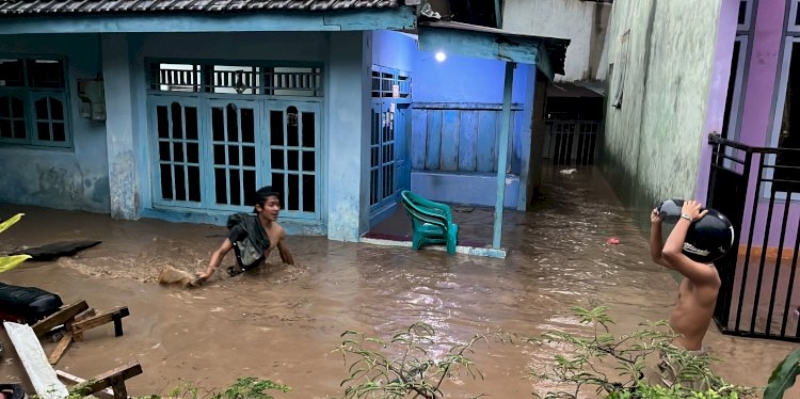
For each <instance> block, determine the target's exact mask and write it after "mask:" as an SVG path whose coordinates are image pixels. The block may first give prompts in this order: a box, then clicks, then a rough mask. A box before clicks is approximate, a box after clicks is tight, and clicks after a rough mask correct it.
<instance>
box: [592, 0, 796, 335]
mask: <svg viewBox="0 0 800 399" xmlns="http://www.w3.org/2000/svg"><path fill="white" fill-rule="evenodd" d="M799 4H800V2H798V1H797V0H785V1H782V0H775V1H767V0H717V1H705V2H693V1H683V0H670V1H657V0H647V1H633V0H617V1H615V2H614V5H613V9H612V15H611V22H610V27H609V36H608V37H609V50H608V51H609V52H608V63H609V66H608V70H609V74H608V88H609V89H608V98H607V107H606V121H605V124H606V125H605V142H604V144H603V145H602V150H603V151H602V169H603V171H604V173H605V174H606V176H607V177H608V178H609V180H612V181H614V182H615V184H614V187H615V189H616V190H617V192H618V193H619V194H620V196H621V197H623V198H624V199H625V201H626V203H627V204H628V205H630V206H631V207H632V208H633V210H634V211H635V213H636V216H637V217H638V218H639V220H640V221H641V222H642V223H643V224H644V223H648V222H646V221H645V220H646V219H647V218H648V211H649V209H651V208H652V207H653V205H654V204H655V203H656V202H657V201H659V200H663V199H666V198H697V199H699V200H700V201H703V202H704V203H706V204H708V206H710V207H714V208H716V209H718V210H720V211H722V212H723V213H724V214H725V215H727V216H728V217H729V218H730V219H731V221H732V222H733V224H734V227H735V229H736V231H737V233H738V235H739V239H738V244H739V245H738V248H735V249H734V251H731V253H730V254H729V256H727V257H726V258H725V259H723V260H722V261H720V262H718V264H717V265H718V267H719V269H720V274H721V277H722V280H723V287H722V289H721V294H720V300H719V301H718V304H717V312H716V315H715V317H716V320H717V322H718V324H719V326H720V328H721V329H722V330H723V331H725V332H728V333H732V334H740V335H748V336H757V337H767V338H776V339H789V340H798V338H797V336H798V335H800V334H798V332H797V329H798V325H797V320H796V318H795V317H793V316H790V308H792V309H794V307H797V305H798V304H800V300H799V299H800V298H798V296H797V295H798V292H800V286H798V285H800V283H798V280H797V279H795V273H794V269H795V268H796V267H797V259H798V256H797V255H798V242H800V241H798V238H800V236H799V235H798V228H797V226H798V225H800V205H798V203H797V201H798V200H800V195H797V193H798V191H800V175H799V174H798V172H797V167H798V166H800V164H799V163H798V160H800V151H798V149H800V143H799V142H800V127H799V126H800V124H793V123H792V122H793V120H794V119H795V118H796V117H797V115H800V113H798V112H796V110H795V109H794V108H793V105H792V104H793V102H792V98H793V95H792V94H793V90H794V87H795V83H793V82H796V81H797V79H794V78H793V76H794V75H793V74H794V73H795V72H796V71H800V61H797V62H796V58H798V57H800V46H798V45H797V43H798V41H800V18H798V15H800V14H798V12H799V11H800V9H799V7H798V5H799ZM795 49H798V51H795ZM793 194H794V195H793Z"/></svg>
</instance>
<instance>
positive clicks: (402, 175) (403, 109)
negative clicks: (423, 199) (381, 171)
mask: <svg viewBox="0 0 800 399" xmlns="http://www.w3.org/2000/svg"><path fill="white" fill-rule="evenodd" d="M394 123H395V142H396V145H395V164H396V168H395V169H396V172H395V176H396V178H397V180H396V184H397V187H396V190H395V193H396V196H399V195H400V192H401V191H403V190H410V189H411V105H410V104H398V105H397V112H396V113H395V117H394ZM398 198H399V197H398Z"/></svg>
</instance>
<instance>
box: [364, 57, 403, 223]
mask: <svg viewBox="0 0 800 399" xmlns="http://www.w3.org/2000/svg"><path fill="white" fill-rule="evenodd" d="M410 139H411V77H410V76H409V75H408V74H407V73H405V72H402V71H398V70H394V69H390V68H385V67H380V66H374V67H373V71H372V114H371V132H370V193H369V198H370V201H369V203H370V227H372V226H374V225H376V224H378V223H379V222H380V221H381V220H383V219H384V218H385V217H387V216H388V215H391V213H392V212H393V211H394V209H395V208H396V206H397V202H398V198H399V195H400V192H401V191H403V190H408V189H410V187H411V163H410V151H411V145H410Z"/></svg>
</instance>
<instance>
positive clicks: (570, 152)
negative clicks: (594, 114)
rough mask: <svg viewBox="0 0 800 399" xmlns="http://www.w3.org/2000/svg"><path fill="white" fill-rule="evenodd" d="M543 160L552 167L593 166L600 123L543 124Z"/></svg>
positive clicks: (562, 122) (548, 122)
mask: <svg viewBox="0 0 800 399" xmlns="http://www.w3.org/2000/svg"><path fill="white" fill-rule="evenodd" d="M545 129H546V130H545V143H544V149H545V151H544V158H545V159H552V160H553V165H566V166H569V165H593V164H594V159H595V155H596V154H597V147H598V146H597V144H598V141H597V140H598V135H599V134H600V123H598V122H597V121H590V120H551V121H547V122H546V124H545Z"/></svg>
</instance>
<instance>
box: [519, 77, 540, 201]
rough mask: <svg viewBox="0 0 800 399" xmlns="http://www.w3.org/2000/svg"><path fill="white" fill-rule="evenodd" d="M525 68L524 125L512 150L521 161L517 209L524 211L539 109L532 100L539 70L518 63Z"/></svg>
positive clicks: (534, 95)
mask: <svg viewBox="0 0 800 399" xmlns="http://www.w3.org/2000/svg"><path fill="white" fill-rule="evenodd" d="M520 67H524V68H525V69H524V70H525V107H524V108H523V113H522V120H523V121H524V123H525V126H523V127H522V141H521V143H520V145H519V147H520V148H519V149H518V150H515V151H514V152H515V153H516V155H517V156H518V157H519V159H520V160H521V161H522V163H521V164H520V168H519V194H518V195H517V210H518V211H525V210H527V209H528V202H529V201H530V200H529V199H530V198H531V197H530V192H531V190H529V189H528V187H529V186H530V185H531V175H530V170H531V162H533V161H534V160H533V158H531V145H532V138H533V136H532V131H533V123H534V118H535V117H536V115H538V114H540V113H541V112H539V110H535V109H534V107H535V106H536V104H535V102H534V100H535V98H536V86H537V84H536V76H537V75H538V73H537V71H538V70H539V69H538V68H537V67H536V65H520Z"/></svg>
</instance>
